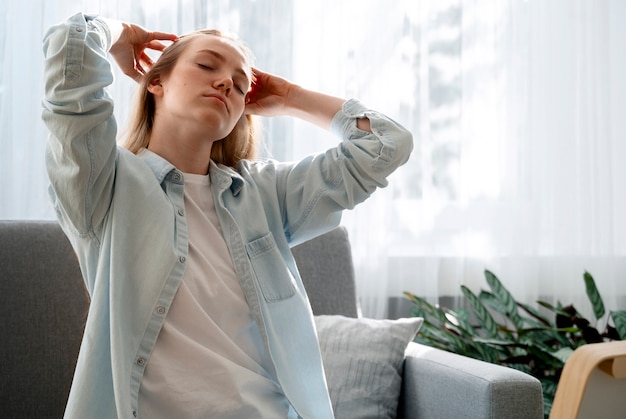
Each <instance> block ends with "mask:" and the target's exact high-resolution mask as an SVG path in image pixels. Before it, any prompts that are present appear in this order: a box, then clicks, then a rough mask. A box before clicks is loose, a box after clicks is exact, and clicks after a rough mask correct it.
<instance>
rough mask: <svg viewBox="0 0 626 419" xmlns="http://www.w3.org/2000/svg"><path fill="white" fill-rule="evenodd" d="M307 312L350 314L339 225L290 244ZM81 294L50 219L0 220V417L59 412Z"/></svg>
mask: <svg viewBox="0 0 626 419" xmlns="http://www.w3.org/2000/svg"><path fill="white" fill-rule="evenodd" d="M293 253H294V256H295V258H296V262H297V264H298V267H299V270H300V273H301V276H302V278H303V281H304V284H305V288H306V289H307V293H308V295H309V299H310V301H311V305H312V307H313V311H314V313H315V314H343V315H345V316H351V317H356V316H357V304H356V293H355V285H354V271H353V267H352V255H351V251H350V243H349V240H348V236H347V233H346V231H345V229H344V228H342V227H340V228H338V229H335V230H333V231H331V232H329V233H327V234H325V235H323V236H320V237H318V238H316V239H313V240H311V241H309V242H307V243H303V244H301V245H299V246H297V247H296V248H294V249H293ZM88 302H89V297H88V295H87V293H86V291H85V288H84V283H83V279H82V275H81V273H80V269H79V266H78V261H77V259H76V256H75V254H74V252H73V250H72V248H71V245H70V243H69V240H68V239H67V238H66V237H65V235H64V233H63V231H62V230H61V228H60V227H59V225H58V223H56V222H53V221H0V319H1V320H0V418H18V417H19V418H22V417H24V418H26V417H37V418H47V417H50V418H60V417H62V416H63V412H64V410H65V403H66V400H67V396H68V394H69V389H70V385H71V381H72V376H73V373H74V368H75V365H76V358H77V356H78V350H79V347H80V341H81V339H82V333H83V329H84V323H85V319H86V316H87V310H88V304H89V303H88Z"/></svg>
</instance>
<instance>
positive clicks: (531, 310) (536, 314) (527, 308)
mask: <svg viewBox="0 0 626 419" xmlns="http://www.w3.org/2000/svg"><path fill="white" fill-rule="evenodd" d="M517 304H518V305H519V306H520V307H521V308H523V309H524V310H525V311H526V312H527V313H528V314H530V315H531V316H533V317H534V318H535V319H537V320H539V321H540V322H541V323H543V324H544V325H546V326H552V323H551V322H550V321H549V320H548V319H547V318H546V317H545V316H544V315H543V314H541V313H540V312H539V310H536V309H535V308H534V307H531V306H529V305H528V304H524V303H517Z"/></svg>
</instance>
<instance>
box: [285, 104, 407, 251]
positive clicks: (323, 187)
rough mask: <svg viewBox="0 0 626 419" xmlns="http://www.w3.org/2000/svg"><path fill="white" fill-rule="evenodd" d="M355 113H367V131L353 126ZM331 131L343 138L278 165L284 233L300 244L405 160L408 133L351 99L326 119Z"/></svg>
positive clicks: (382, 184) (333, 223) (382, 183)
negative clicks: (296, 159) (328, 119)
mask: <svg viewBox="0 0 626 419" xmlns="http://www.w3.org/2000/svg"><path fill="white" fill-rule="evenodd" d="M358 118H368V119H369V121H370V126H371V130H372V132H368V131H363V130H361V129H359V128H357V119H358ZM331 131H332V132H334V133H335V134H336V135H338V136H339V137H340V138H342V141H341V142H340V143H339V145H338V146H337V147H334V148H331V149H329V150H327V151H326V152H324V153H320V154H316V155H312V156H309V157H307V158H305V159H303V160H301V161H299V162H297V163H295V164H285V165H279V167H278V181H277V186H278V194H279V200H280V199H281V198H280V197H281V196H282V197H283V203H282V204H283V208H282V212H283V220H284V223H285V224H284V227H285V232H286V234H287V237H288V239H289V240H290V241H291V242H292V243H299V242H301V241H302V240H306V239H308V238H310V237H313V236H315V235H317V234H320V233H321V232H323V231H325V230H328V229H330V228H332V227H334V226H336V225H337V224H339V222H340V220H341V212H342V211H343V210H344V209H352V208H354V207H355V206H356V205H357V204H359V203H361V202H363V201H364V200H366V199H367V198H368V197H369V196H371V194H372V193H374V191H375V190H376V189H378V188H384V187H386V186H387V185H388V181H387V177H388V176H389V175H390V174H391V173H393V171H394V170H396V169H397V168H398V167H399V166H401V165H402V164H404V163H406V162H407V161H408V159H409V156H410V154H411V151H412V149H413V136H412V135H411V133H410V132H409V131H408V130H407V129H405V128H404V127H402V126H401V125H400V124H398V123H397V122H395V121H393V120H392V119H390V118H388V117H387V116H385V115H383V114H381V113H379V112H376V111H373V110H370V109H368V108H366V107H365V106H364V105H363V104H362V103H360V102H359V101H357V100H355V99H351V100H349V101H347V102H345V103H344V105H343V107H342V110H341V111H340V112H338V113H337V114H336V115H335V117H334V118H333V120H332V122H331Z"/></svg>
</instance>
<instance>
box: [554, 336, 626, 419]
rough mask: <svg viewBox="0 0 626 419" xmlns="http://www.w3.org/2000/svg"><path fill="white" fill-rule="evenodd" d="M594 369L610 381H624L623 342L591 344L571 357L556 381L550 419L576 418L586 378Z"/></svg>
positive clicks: (625, 346) (625, 351) (625, 354)
mask: <svg viewBox="0 0 626 419" xmlns="http://www.w3.org/2000/svg"><path fill="white" fill-rule="evenodd" d="M595 368H599V369H600V370H601V371H603V372H604V373H606V374H609V375H610V376H611V377H613V378H626V341H615V342H603V343H590V344H587V345H583V346H581V347H579V348H577V349H576V350H575V351H574V352H573V353H572V355H571V356H570V358H569V359H568V360H567V362H566V363H565V367H564V368H563V373H562V374H561V378H560V379H559V384H558V386H557V389H556V395H555V396H554V403H553V404H552V410H551V412H550V419H565V418H568V419H571V418H576V417H577V416H578V412H579V410H580V406H581V404H582V400H583V396H584V394H585V389H586V388H587V383H588V381H589V377H590V375H591V373H592V372H593V370H594V369H595Z"/></svg>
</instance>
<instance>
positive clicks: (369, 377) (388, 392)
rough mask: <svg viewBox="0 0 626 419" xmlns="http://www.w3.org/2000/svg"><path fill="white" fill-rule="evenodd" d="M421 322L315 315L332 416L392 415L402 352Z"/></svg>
mask: <svg viewBox="0 0 626 419" xmlns="http://www.w3.org/2000/svg"><path fill="white" fill-rule="evenodd" d="M422 322H423V319H421V318H417V317H415V318H408V319H398V320H375V319H365V318H358V319H357V318H350V317H344V316H333V315H323V316H316V317H315V323H316V327H317V332H318V335H319V341H320V348H321V351H322V360H323V362H324V369H325V372H326V379H327V381H328V390H329V392H330V398H331V401H332V403H333V409H334V411H335V417H338V418H342V419H349V418H360V419H364V418H376V419H381V418H395V417H396V413H397V407H398V399H399V397H400V390H401V386H402V368H403V365H404V351H405V350H406V347H407V345H408V344H409V342H411V341H412V340H413V338H414V337H415V335H416V333H417V331H418V330H419V328H420V326H421V325H422Z"/></svg>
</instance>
